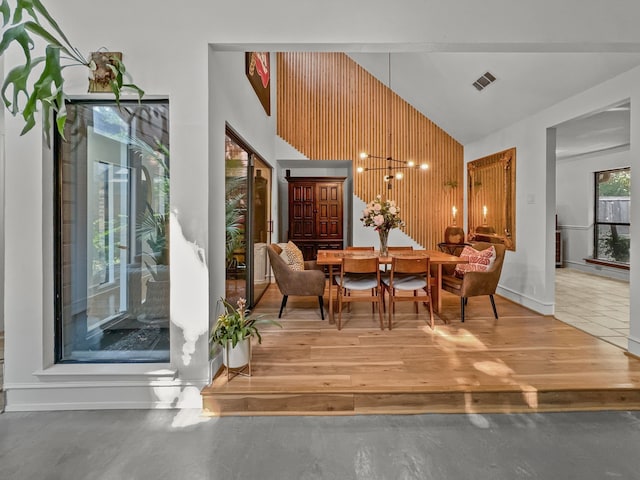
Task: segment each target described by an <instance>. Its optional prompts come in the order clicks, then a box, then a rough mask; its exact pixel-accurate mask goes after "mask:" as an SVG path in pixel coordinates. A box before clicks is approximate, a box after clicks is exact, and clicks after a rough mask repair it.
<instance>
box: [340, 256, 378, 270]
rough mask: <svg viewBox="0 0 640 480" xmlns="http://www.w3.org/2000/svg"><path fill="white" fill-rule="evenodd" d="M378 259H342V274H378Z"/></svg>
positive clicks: (363, 257) (368, 257)
mask: <svg viewBox="0 0 640 480" xmlns="http://www.w3.org/2000/svg"><path fill="white" fill-rule="evenodd" d="M378 266H379V259H378V257H373V256H366V257H365V256H362V257H347V256H344V257H342V273H343V274H345V273H378V274H379V273H380V271H379V270H378Z"/></svg>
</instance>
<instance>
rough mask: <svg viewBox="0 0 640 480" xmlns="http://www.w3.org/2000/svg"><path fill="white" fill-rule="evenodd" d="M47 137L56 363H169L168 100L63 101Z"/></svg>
mask: <svg viewBox="0 0 640 480" xmlns="http://www.w3.org/2000/svg"><path fill="white" fill-rule="evenodd" d="M67 112H68V120H67V124H66V127H65V138H64V139H62V138H60V137H59V136H58V137H57V139H56V154H55V166H56V187H55V189H56V199H57V202H56V208H55V219H56V222H55V223H56V226H55V228H56V236H55V237H56V245H55V271H56V278H55V290H56V361H57V362H167V361H169V105H168V103H167V102H158V101H153V102H142V103H138V102H121V105H120V106H119V107H118V106H116V105H115V104H114V103H113V102H71V103H70V104H69V105H68V106H67Z"/></svg>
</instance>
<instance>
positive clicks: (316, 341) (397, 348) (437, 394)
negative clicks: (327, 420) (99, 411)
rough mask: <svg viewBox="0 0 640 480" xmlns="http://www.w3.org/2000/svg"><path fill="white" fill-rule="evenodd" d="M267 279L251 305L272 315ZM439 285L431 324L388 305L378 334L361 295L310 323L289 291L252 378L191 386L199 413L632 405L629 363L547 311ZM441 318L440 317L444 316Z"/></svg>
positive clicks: (639, 382) (632, 362)
mask: <svg viewBox="0 0 640 480" xmlns="http://www.w3.org/2000/svg"><path fill="white" fill-rule="evenodd" d="M280 300H281V297H280V294H279V292H278V290H277V287H275V286H271V287H270V288H269V290H268V291H267V292H266V294H265V295H264V297H263V298H262V300H261V301H260V303H259V305H258V306H257V307H256V308H255V310H254V314H256V315H257V314H266V315H267V316H268V317H271V318H277V315H278V308H279V305H280ZM496 303H497V308H498V313H499V315H500V319H499V320H495V319H494V318H493V314H492V311H491V305H490V303H489V299H488V297H478V298H471V299H469V304H468V308H467V312H466V321H465V323H461V322H460V320H459V318H460V317H459V299H458V297H455V296H453V295H450V294H445V297H444V299H443V311H442V312H441V315H439V316H436V328H435V329H434V330H431V329H430V328H429V326H428V325H427V323H426V318H427V316H426V309H425V308H424V307H422V306H421V310H420V314H419V315H416V314H414V313H412V312H413V310H412V308H413V305H412V304H411V303H403V304H400V305H398V307H397V313H396V320H395V327H394V329H393V330H391V331H389V330H386V329H385V330H384V331H381V330H380V329H379V327H378V323H377V314H376V315H372V313H371V307H370V306H369V305H368V304H355V305H353V306H352V311H351V313H345V314H344V319H343V322H344V326H343V330H342V331H337V329H336V327H335V325H331V324H329V322H328V321H321V320H320V314H319V310H318V308H317V303H316V299H315V298H313V297H309V298H301V297H290V298H289V303H288V305H287V309H286V311H285V314H284V315H283V318H282V319H281V323H282V326H283V328H282V329H277V328H275V327H269V328H266V329H263V342H262V345H257V344H255V346H254V355H253V362H252V368H253V376H252V377H251V378H247V377H235V378H233V379H232V380H231V381H230V382H227V380H226V375H219V376H217V377H216V379H215V381H214V382H213V383H212V385H210V386H208V387H206V388H205V389H203V391H202V395H203V401H204V407H205V413H208V414H210V415H287V414H321V415H327V414H330V415H336V414H342V415H345V414H347V415H352V414H372V413H376V414H378V413H424V412H467V413H471V412H523V411H528V412H535V411H566V410H616V409H625V410H626V409H640V360H639V359H637V358H633V357H630V356H628V355H626V354H625V352H624V351H623V350H621V349H620V348H618V347H616V346H614V345H612V344H610V343H607V342H604V341H602V340H599V339H597V338H595V337H593V336H591V335H588V334H586V333H584V332H583V331H581V330H578V329H576V328H574V327H572V326H570V325H567V324H566V323H563V322H561V321H558V320H556V319H554V318H553V317H544V316H541V315H538V314H535V313H533V312H531V311H530V310H527V309H525V308H523V307H520V306H519V305H516V304H514V303H512V302H509V301H507V300H505V299H503V298H500V297H496ZM443 321H447V322H449V323H448V324H446V325H445V324H444V322H443Z"/></svg>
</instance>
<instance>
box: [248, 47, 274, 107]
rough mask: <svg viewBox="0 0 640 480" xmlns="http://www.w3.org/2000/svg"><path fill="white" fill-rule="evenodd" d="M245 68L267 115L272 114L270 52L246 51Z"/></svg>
mask: <svg viewBox="0 0 640 480" xmlns="http://www.w3.org/2000/svg"><path fill="white" fill-rule="evenodd" d="M245 69H246V74H247V78H248V79H249V82H250V83H251V86H252V87H253V89H254V90H255V92H256V95H258V99H259V100H260V103H261V104H262V106H263V107H264V111H265V112H267V115H271V81H270V79H271V66H270V61H269V52H245Z"/></svg>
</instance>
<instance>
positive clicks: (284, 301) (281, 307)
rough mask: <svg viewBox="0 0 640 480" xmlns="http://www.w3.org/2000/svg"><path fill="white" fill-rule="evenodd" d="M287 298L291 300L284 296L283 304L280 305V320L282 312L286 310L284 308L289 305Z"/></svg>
mask: <svg viewBox="0 0 640 480" xmlns="http://www.w3.org/2000/svg"><path fill="white" fill-rule="evenodd" d="M287 298H289V296H288V295H283V296H282V303H281V304H280V313H279V314H278V318H280V317H282V310H284V307H285V306H286V305H287Z"/></svg>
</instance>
